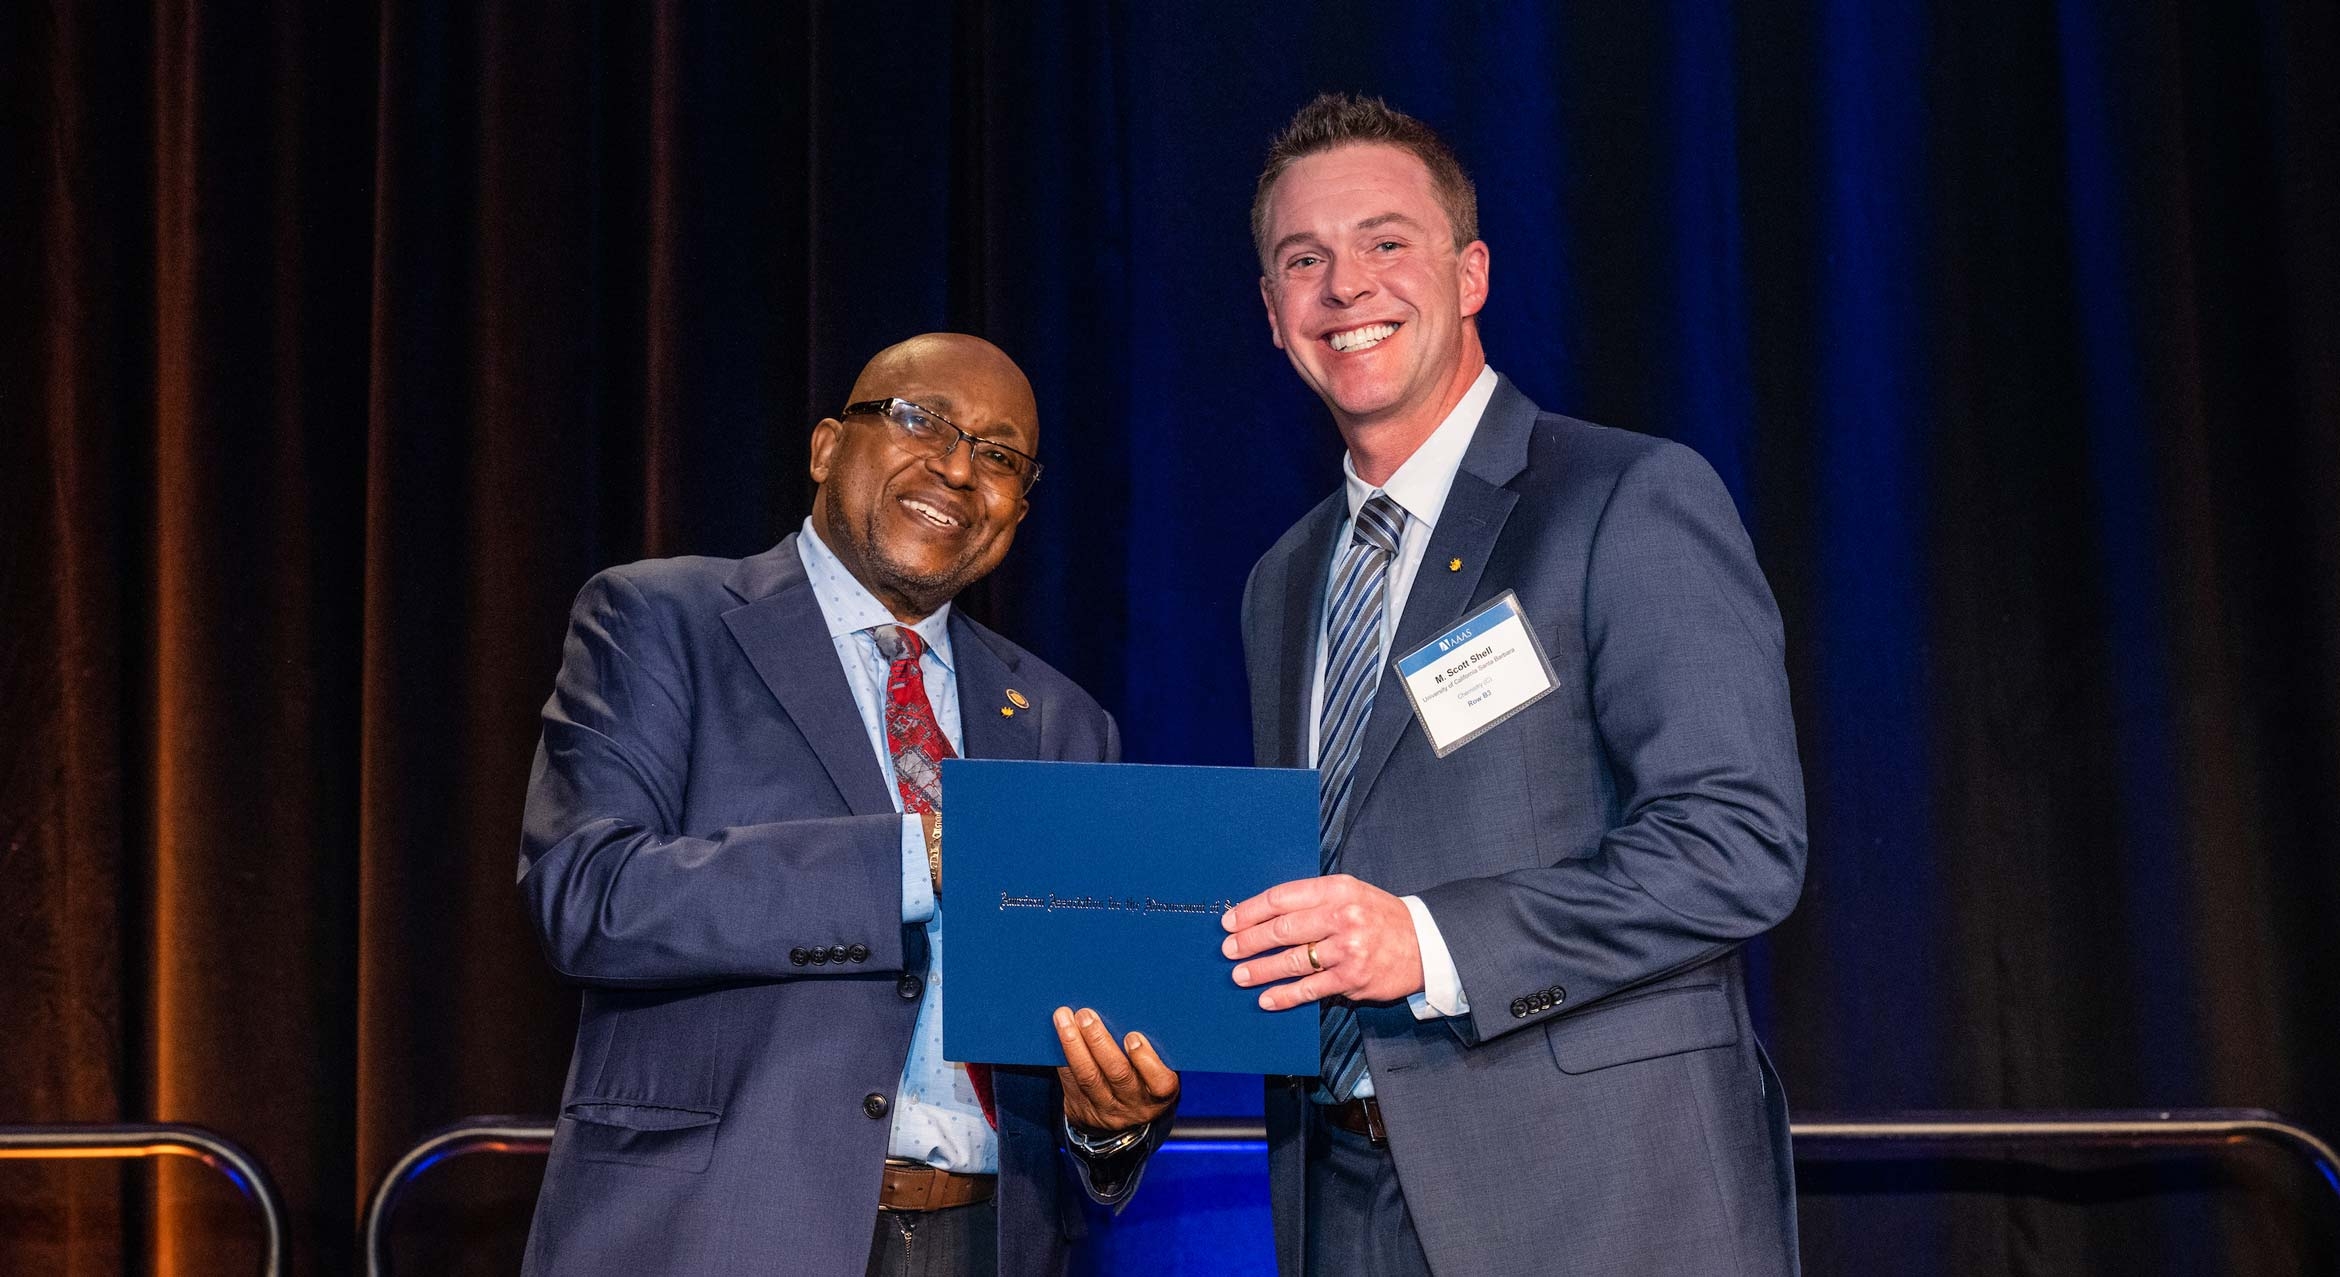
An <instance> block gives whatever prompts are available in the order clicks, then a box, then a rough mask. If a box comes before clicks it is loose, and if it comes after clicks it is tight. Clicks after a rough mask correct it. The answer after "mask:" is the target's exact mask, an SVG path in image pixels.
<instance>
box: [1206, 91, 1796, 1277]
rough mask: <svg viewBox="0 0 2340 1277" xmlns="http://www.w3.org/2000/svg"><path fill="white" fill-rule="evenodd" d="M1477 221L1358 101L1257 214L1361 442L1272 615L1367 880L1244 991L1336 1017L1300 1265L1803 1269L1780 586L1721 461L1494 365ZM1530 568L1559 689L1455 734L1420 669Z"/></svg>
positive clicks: (1310, 903) (1307, 1082)
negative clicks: (1588, 414) (1788, 1066)
mask: <svg viewBox="0 0 2340 1277" xmlns="http://www.w3.org/2000/svg"><path fill="white" fill-rule="evenodd" d="M1476 223H1477V208H1476V196H1475V193H1474V192H1473V190H1472V188H1471V184H1470V180H1469V178H1468V177H1467V176H1466V175H1465V174H1464V173H1463V171H1462V168H1461V166H1460V165H1459V164H1458V163H1456V162H1455V159H1454V157H1453V155H1452V154H1451V152H1449V151H1448V150H1447V148H1446V147H1445V145H1444V144H1443V143H1441V142H1440V141H1439V140H1438V138H1437V137H1436V135H1435V134H1433V133H1432V132H1431V131H1430V130H1429V129H1428V128H1426V127H1425V126H1423V125H1422V124H1421V123H1420V122H1419V121H1417V120H1413V119H1411V118H1410V117H1407V116H1404V115H1401V114H1399V113H1397V112H1395V111H1392V110H1390V109H1389V108H1388V107H1387V106H1385V105H1383V104H1382V103H1380V102H1378V101H1372V100H1357V99H1350V98H1344V97H1338V96H1329V95H1328V96H1327V97H1325V98H1320V99H1319V100H1317V101H1316V102H1313V103H1311V104H1310V105H1309V106H1308V107H1307V108H1305V109H1303V110H1302V111H1301V113H1300V114H1299V116H1298V117H1296V118H1295V119H1294V120H1293V122H1292V124H1291V125H1290V127H1289V128H1288V129H1287V130H1286V132H1285V133H1284V135H1283V136H1282V137H1280V138H1279V139H1278V141H1277V143H1276V145H1275V147H1274V148H1273V149H1272V150H1271V152H1270V158H1269V163H1268V166H1267V169H1266V171H1265V173H1264V174H1263V175H1262V177H1261V179H1260V184H1259V191H1258V198H1257V202H1256V204H1255V206H1254V210H1253V230H1254V233H1255V238H1256V240H1257V243H1258V248H1259V251H1260V258H1261V267H1262V279H1261V281H1260V289H1261V298H1262V301H1263V302H1264V304H1265V306H1266V310H1267V317H1268V323H1269V328H1270V332H1271V334H1272V336H1273V338H1274V340H1275V342H1276V344H1277V345H1278V346H1279V347H1281V348H1282V349H1283V350H1284V351H1285V353H1286V354H1287V355H1288V356H1289V357H1290V359H1291V362H1292V365H1293V367H1294V368H1295V369H1297V370H1298V371H1299V373H1300V375H1301V377H1302V378H1303V379H1304V380H1305V381H1307V382H1308V384H1309V385H1310V387H1311V388H1313V389H1314V390H1315V391H1316V392H1317V394H1318V396H1319V397H1320V398H1321V399H1323V401H1324V402H1325V404H1326V406H1327V407H1329V408H1330V409H1331V410H1332V415H1333V420H1334V422H1335V424H1336V425H1337V426H1338V427H1339V428H1340V431H1341V436H1342V440H1343V442H1344V443H1345V444H1346V446H1347V456H1346V460H1345V462H1344V472H1345V477H1344V483H1343V486H1342V489H1341V490H1340V491H1337V492H1335V493H1334V494H1333V495H1332V496H1330V497H1328V498H1327V499H1326V500H1325V501H1324V502H1323V503H1322V504H1320V505H1319V506H1317V508H1316V509H1315V510H1313V511H1311V512H1310V513H1309V514H1308V516H1307V517H1306V518H1304V519H1302V520H1301V521H1300V523H1299V524H1298V525H1297V526H1295V527H1294V528H1293V529H1292V530H1291V531H1290V532H1288V533H1286V534H1285V536H1284V537H1283V539H1282V540H1280V541H1278V542H1277V543H1276V545H1275V546H1274V548H1272V549H1270V550H1269V551H1268V552H1267V554H1266V556H1265V557H1264V558H1262V559H1261V560H1260V562H1259V564H1258V566H1257V567H1256V568H1255V569H1254V571H1253V573H1252V576H1251V580H1250V583H1249V585H1248V587H1247V589H1246V592H1245V596H1244V603H1243V632H1244V652H1245V658H1246V663H1247V665H1248V668H1249V671H1250V675H1251V693H1252V724H1253V734H1254V738H1255V741H1256V754H1257V758H1258V761H1259V762H1260V763H1261V764H1262V765H1267V766H1284V767H1308V766H1316V767H1318V768H1319V769H1320V771H1321V773H1322V776H1323V778H1324V779H1323V787H1324V804H1323V821H1324V825H1323V843H1322V850H1323V853H1324V863H1325V865H1326V869H1327V872H1326V873H1325V874H1324V875H1323V876H1321V877H1317V878H1312V879H1305V880H1301V881H1298V882H1292V883H1286V884H1283V885H1280V886H1277V887H1275V888H1271V889H1270V890H1269V891H1267V892H1265V893H1262V894H1261V895H1260V896H1257V897H1254V898H1253V899H1251V900H1248V901H1245V902H1243V903H1241V904H1240V905H1238V906H1237V907H1236V908H1235V909H1233V910H1232V911H1230V913H1229V915H1228V917H1227V919H1226V925H1227V928H1228V930H1229V931H1230V932H1231V934H1230V935H1229V937H1228V939H1227V942H1226V949H1225V952H1226V954H1227V956H1228V957H1230V958H1232V959H1236V960H1237V961H1236V965H1235V967H1234V977H1235V980H1236V982H1237V983H1239V984H1242V985H1245V986H1247V987H1257V988H1260V989H1261V990H1262V992H1261V994H1260V1001H1261V1003H1262V1004H1263V1005H1264V1006H1266V1007H1268V1008H1269V1009H1271V1010H1295V1009H1296V1011H1295V1013H1297V1014H1302V1015H1308V1014H1319V1013H1320V1012H1319V1008H1320V1007H1321V1008H1323V1009H1322V1011H1321V1015H1322V1017H1323V1020H1322V1022H1323V1025H1324V1034H1323V1040H1324V1044H1325V1049H1324V1058H1323V1061H1322V1065H1323V1067H1322V1073H1321V1075H1320V1076H1319V1077H1315V1078H1303V1079H1289V1080H1286V1079H1270V1080H1269V1086H1268V1089H1267V1121H1268V1136H1269V1162H1270V1174H1271V1178H1272V1195H1273V1201H1274V1208H1275V1224H1276V1240H1277V1257H1278V1263H1279V1267H1280V1268H1281V1270H1282V1271H1283V1272H1284V1273H1285V1274H1286V1275H1287V1277H1298V1274H1302V1273H1309V1274H1336V1273H1337V1274H1362V1275H1366V1277H1397V1275H1408V1277H1410V1275H1413V1274H1422V1273H1429V1272H1436V1273H1440V1274H1470V1273H1487V1274H1508V1273H1523V1274H1524V1273H1567V1274H1572V1275H1576V1277H1595V1275H1602V1277H1646V1275H1648V1274H1658V1273H1663V1274H1667V1275H1668V1277H1695V1275H1698V1274H1711V1275H1713V1277H1749V1275H1752V1274H1767V1275H1770V1274H1792V1273H1793V1272H1795V1271H1796V1267H1797V1260H1796V1248H1795V1199H1794V1179H1793V1164H1792V1161H1791V1158H1790V1154H1789V1148H1788V1133H1787V1109H1786V1103H1785V1099H1784V1097H1783V1095H1782V1094H1781V1090H1780V1086H1779V1080H1778V1078H1777V1077H1776V1075H1774V1074H1773V1072H1772V1070H1771V1066H1770V1062H1769V1061H1768V1060H1767V1059H1766V1058H1765V1056H1764V1053H1763V1050H1762V1047H1761V1045H1760V1044H1759V1043H1758V1042H1757V1041H1756V1038H1755V1033H1754V1029H1753V1026H1752V1025H1751V1024H1750V1023H1749V1020H1748V1012H1747V997H1746V989H1745V981H1744V977H1743V975H1742V973H1741V962H1740V957H1739V948H1740V946H1741V945H1742V944H1743V943H1744V942H1745V941H1746V940H1748V939H1749V938H1750V937H1753V936H1756V935H1758V934H1761V933H1762V932H1763V931H1765V930H1766V929H1768V928H1770V927H1771V926H1773V925H1775V924H1776V923H1778V922H1779V920H1780V919H1781V918H1783V917H1785V916H1786V915H1787V913H1788V911H1789V910H1790V909H1791V908H1793V907H1794V904H1795V901H1796V897H1797V894H1798V892H1799V890H1800V888H1801V884H1802V876H1803V866H1804V851H1805V838H1804V819H1803V817H1804V813H1803V786H1802V778H1801V774H1800V771H1799V769H1798V766H1797V761H1796V751H1795V739H1794V728H1793V723H1792V719H1791V717H1790V712H1789V705H1788V689H1787V679H1786V676H1785V673H1784V668H1783V660H1782V641H1781V631H1780V621H1779V614H1778V612H1777V610H1776V609H1775V608H1774V606H1773V603H1772V599H1771V594H1770V590H1769V588H1768V587H1767V586H1766V584H1765V583H1764V580H1763V574H1762V572H1761V570H1760V569H1759V568H1758V567H1757V566H1756V562H1755V556H1754V553H1753V550H1752V548H1751V546H1750V545H1749V543H1748V539H1747V535H1746V533H1745V532H1744V530H1742V528H1741V527H1740V524H1739V519H1738V514H1737V511H1736V509H1735V508H1734V507H1733V505H1732V503H1731V499H1730V496H1729V494H1728V493H1727V492H1726V491H1725V490H1724V488H1723V486H1722V484H1721V483H1720V482H1719V481H1718V480H1717V479H1716V478H1715V475H1714V472H1713V471H1712V470H1711V469H1709V468H1708V467H1707V465H1706V464H1705V463H1704V462H1703V461H1701V460H1700V459H1699V458H1698V457H1697V456H1696V455H1695V454H1694V453H1692V452H1690V451H1689V450H1688V449H1685V448H1682V447H1680V446H1678V445H1674V444H1671V443H1666V442H1663V441H1660V440H1655V439H1649V438H1645V437H1643V436H1639V435H1634V434H1628V433H1625V432H1622V431H1615V430H1605V429H1602V428H1600V427H1597V426H1591V425H1587V424H1585V423H1583V422H1579V421H1572V420H1569V419H1568V418H1565V417H1559V416H1554V415H1552V414H1549V413H1545V412H1541V411H1539V410H1538V409H1537V407H1536V406H1535V405H1534V404H1533V403H1531V402H1529V401H1528V399H1527V398H1526V396H1524V395H1522V394H1521V393H1520V392H1519V391H1518V389H1516V388H1515V387H1513V386H1512V385H1511V384H1510V383H1509V382H1508V381H1506V380H1505V379H1503V378H1502V377H1501V376H1499V375H1497V374H1496V373H1495V371H1494V370H1493V369H1491V368H1489V367H1488V366H1487V362H1486V357H1485V355H1484V354H1483V352H1482V350H1481V347H1480V343H1479V335H1478V329H1477V319H1476V316H1477V314H1478V312H1479V309H1480V307H1481V306H1482V305H1483V304H1484V303H1485V301H1486V297H1487V290H1488V269H1489V257H1488V250H1487V246H1486V245H1485V244H1484V243H1481V242H1479V240H1478V232H1477V226H1476ZM1506 592H1509V593H1511V594H1513V595H1515V596H1516V598H1517V600H1518V608H1519V612H1520V614H1521V616H1522V617H1523V619H1524V621H1525V623H1526V625H1527V627H1528V628H1529V629H1530V630H1532V632H1533V634H1534V635H1535V637H1536V639H1537V641H1538V642H1539V643H1540V646H1541V648H1542V652H1543V656H1544V658H1545V659H1548V663H1549V667H1550V675H1551V678H1550V683H1551V689H1552V690H1550V691H1549V693H1548V694H1545V695H1543V696H1542V697H1541V698H1540V699H1535V700H1532V701H1522V702H1520V706H1519V708H1517V710H1516V712H1513V713H1511V714H1510V716H1509V717H1506V718H1502V719H1500V720H1499V721H1496V722H1495V723H1494V724H1493V725H1492V726H1491V727H1489V728H1488V729H1486V730H1485V731H1484V733H1483V734H1481V735H1478V736H1476V737H1474V738H1470V739H1468V740H1466V741H1463V742H1462V743H1461V744H1459V745H1453V743H1452V742H1451V741H1450V742H1447V743H1448V744H1449V745H1450V746H1451V747H1450V748H1448V749H1445V750H1440V749H1436V748H1433V745H1432V741H1431V739H1430V738H1429V736H1428V735H1427V734H1426V733H1425V730H1424V728H1423V726H1422V725H1421V723H1420V722H1418V721H1417V720H1416V716H1415V712H1414V709H1413V707H1412V705H1411V704H1410V703H1409V700H1408V697H1407V695H1406V693H1405V691H1404V690H1402V689H1401V688H1400V687H1399V686H1398V682H1399V675H1398V674H1397V673H1396V672H1395V670H1394V667H1393V665H1392V662H1393V660H1402V659H1403V658H1405V657H1406V656H1407V655H1408V654H1409V653H1412V652H1414V651H1416V650H1417V649H1419V648H1422V647H1423V646H1424V645H1425V644H1427V643H1430V642H1431V641H1432V640H1434V639H1436V638H1438V637H1439V636H1440V635H1442V634H1445V633H1447V632H1449V631H1450V630H1451V629H1452V628H1453V627H1455V626H1456V625H1457V623H1458V622H1461V621H1463V620H1464V619H1465V618H1467V617H1471V616H1473V615H1475V614H1476V613H1478V612H1479V611H1480V610H1481V609H1482V608H1484V607H1485V606H1486V605H1487V604H1488V603H1489V602H1490V601H1492V600H1496V599H1498V598H1500V597H1501V596H1503V595H1504V594H1505V593H1506ZM1518 655H1519V660H1520V662H1522V663H1524V662H1528V661H1531V660H1534V659H1536V658H1535V657H1533V656H1531V655H1528V654H1524V653H1520V654H1518ZM1520 667H1521V666H1520V665H1518V664H1515V665H1514V667H1513V668H1515V669H1516V668H1520Z"/></svg>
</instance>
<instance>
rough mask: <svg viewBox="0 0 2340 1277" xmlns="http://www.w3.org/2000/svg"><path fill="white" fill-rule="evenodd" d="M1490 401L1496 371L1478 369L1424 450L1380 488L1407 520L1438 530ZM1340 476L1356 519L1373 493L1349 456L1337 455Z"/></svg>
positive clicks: (1418, 450) (1424, 443) (1486, 368)
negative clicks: (1441, 513) (1456, 478)
mask: <svg viewBox="0 0 2340 1277" xmlns="http://www.w3.org/2000/svg"><path fill="white" fill-rule="evenodd" d="M1494 397H1495V370H1494V369H1493V368H1491V367H1488V366H1486V365H1484V364H1482V365H1480V366H1479V375H1478V377H1477V378H1476V379H1475V380H1473V381H1472V382H1471V388H1470V389H1468V390H1466V391H1464V392H1463V397H1462V398H1461V399H1459V400H1457V401H1456V402H1455V405H1454V410H1453V411H1452V412H1449V413H1447V414H1446V420H1444V421H1441V422H1439V423H1438V428H1437V429H1436V430H1433V431H1431V432H1430V437H1429V438H1427V439H1424V440H1423V441H1422V446H1420V447H1418V448H1416V449H1414V455H1412V456H1410V457H1407V458H1406V459H1405V462H1404V464H1402V465H1400V466H1399V467H1398V468H1397V473H1395V474H1393V475H1391V476H1390V477H1389V482H1387V483H1385V484H1382V485H1381V488H1380V489H1379V490H1380V491H1381V492H1383V493H1385V494H1387V495H1388V497H1389V499H1390V500H1392V501H1395V502H1397V503H1398V507H1399V508H1400V509H1402V510H1404V511H1405V512H1406V515H1407V517H1409V518H1413V519H1418V520H1420V521H1421V522H1422V525H1423V526H1424V527H1432V528H1434V527H1437V526H1438V515H1439V513H1440V512H1441V511H1443V510H1445V509H1446V494H1447V493H1448V492H1449V491H1451V490H1452V489H1453V488H1454V472H1455V471H1457V470H1459V469H1461V468H1462V459H1463V454H1464V453H1466V452H1468V451H1470V448H1471V439H1472V437H1473V436H1475V435H1477V434H1478V433H1479V418H1481V417H1483V416H1486V415H1487V403H1488V401H1489V400H1491V399H1493V398H1494ZM1341 477H1342V478H1343V479H1344V480H1346V483H1345V485H1344V486H1345V487H1346V489H1347V492H1348V497H1349V517H1350V518H1352V519H1354V518H1356V517H1357V511H1359V510H1362V509H1364V508H1365V503H1366V502H1367V501H1368V500H1371V499H1372V497H1373V493H1374V491H1375V489H1374V487H1373V485H1371V484H1369V483H1367V482H1365V481H1364V480H1363V479H1360V478H1358V477H1357V466H1356V463H1355V461H1353V460H1352V459H1351V458H1350V457H1349V455H1348V454H1347V453H1343V454H1341Z"/></svg>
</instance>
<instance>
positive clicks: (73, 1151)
mask: <svg viewBox="0 0 2340 1277" xmlns="http://www.w3.org/2000/svg"><path fill="white" fill-rule="evenodd" d="M93 1157H94V1158H110V1159H114V1160H120V1159H123V1158H133V1157H192V1158H194V1159H195V1160H196V1161H198V1162H201V1163H203V1164H204V1165H205V1166H208V1167H210V1168H211V1169H213V1170H215V1171H218V1172H219V1173H220V1174H222V1175H224V1176H226V1177H227V1180H228V1182H229V1183H231V1184H233V1185H235V1186H236V1189H237V1191H239V1192H241V1193H243V1195H244V1196H245V1197H246V1198H247V1199H249V1200H250V1201H251V1202H252V1204H253V1205H255V1206H257V1207H259V1208H260V1220H261V1225H262V1227H263V1228H264V1229H265V1231H266V1245H265V1248H264V1249H263V1250H262V1252H261V1260H260V1271H261V1272H262V1273H264V1274H266V1275H267V1277H277V1274H279V1273H281V1272H283V1271H284V1220H285V1213H284V1197H283V1195H282V1194H280V1193H278V1192H277V1191H276V1182H275V1181H274V1180H272V1179H270V1178H269V1177H268V1168H267V1167H265V1166H262V1165H261V1164H260V1160H259V1159H258V1158H256V1157H253V1156H252V1155H251V1154H250V1153H247V1152H245V1151H244V1149H243V1147H242V1146H241V1145H239V1144H237V1143H236V1142H235V1141H234V1140H231V1139H229V1138H227V1137H226V1136H224V1135H220V1134H218V1133H217V1132H214V1131H208V1130H205V1129H204V1128H202V1127H200V1126H188V1125H185V1124H183V1123H177V1122H130V1123H120V1124H112V1125H100V1124H91V1125H59V1126H0V1161H30V1160H35V1159H38V1160H54V1161H64V1160H71V1159H78V1158H93Z"/></svg>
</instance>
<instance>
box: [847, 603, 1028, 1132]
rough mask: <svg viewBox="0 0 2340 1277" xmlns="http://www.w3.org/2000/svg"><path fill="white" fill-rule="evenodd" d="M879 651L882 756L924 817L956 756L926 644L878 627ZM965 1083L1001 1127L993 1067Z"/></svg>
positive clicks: (972, 1068)
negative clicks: (922, 660) (940, 717)
mask: <svg viewBox="0 0 2340 1277" xmlns="http://www.w3.org/2000/svg"><path fill="white" fill-rule="evenodd" d="M870 635H871V636H872V637H874V638H875V639H876V640H877V646H878V651H879V653H880V654H882V655H883V656H884V657H885V658H886V659H887V660H888V661H890V662H892V665H891V666H890V667H889V668H888V669H887V670H886V752H887V753H889V754H891V755H893V756H894V785H895V786H896V787H897V788H899V789H900V790H901V791H902V810H904V811H906V812H910V813H912V814H913V815H922V814H924V813H926V812H930V811H940V810H941V809H942V760H944V759H946V758H952V757H956V751H954V750H953V749H952V748H951V739H950V737H948V736H945V735H943V731H942V726H941V724H939V723H936V722H935V721H934V706H933V705H932V704H930V703H928V701H927V699H926V675H925V674H924V673H922V672H920V670H919V668H918V657H919V654H920V653H922V652H924V651H925V650H926V644H925V642H924V641H922V640H921V639H920V638H919V637H918V631H916V630H913V629H910V628H909V627H907V626H901V625H880V626H878V627H877V628H876V629H873V630H871V631H870ZM967 1082H968V1084H969V1085H970V1086H972V1087H973V1088H974V1090H975V1102H976V1103H977V1104H979V1105H981V1106H982V1107H983V1120H984V1121H986V1122H989V1123H991V1125H992V1129H994V1130H997V1129H998V1128H999V1117H998V1115H997V1114H996V1113H995V1112H993V1110H992V1106H991V1066H990V1065H988V1064H970V1065H968V1066H967Z"/></svg>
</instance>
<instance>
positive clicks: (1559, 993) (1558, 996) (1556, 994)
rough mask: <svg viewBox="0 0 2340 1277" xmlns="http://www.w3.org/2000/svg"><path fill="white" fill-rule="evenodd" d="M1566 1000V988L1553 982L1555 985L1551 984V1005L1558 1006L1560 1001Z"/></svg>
mask: <svg viewBox="0 0 2340 1277" xmlns="http://www.w3.org/2000/svg"><path fill="white" fill-rule="evenodd" d="M1567 1000H1568V990H1566V989H1563V988H1561V987H1560V986H1559V985H1556V984H1555V985H1553V986H1552V1005H1553V1006H1559V1005H1560V1004H1561V1003H1563V1002H1566V1001H1567Z"/></svg>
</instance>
